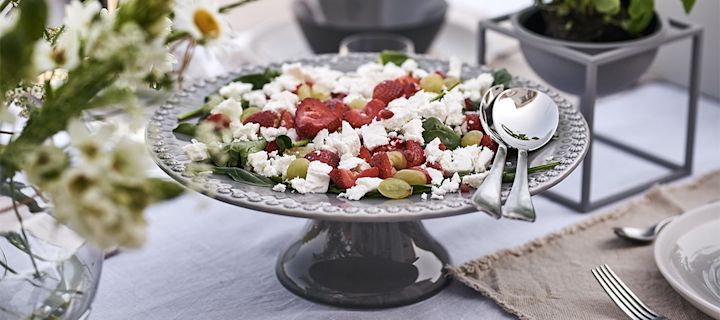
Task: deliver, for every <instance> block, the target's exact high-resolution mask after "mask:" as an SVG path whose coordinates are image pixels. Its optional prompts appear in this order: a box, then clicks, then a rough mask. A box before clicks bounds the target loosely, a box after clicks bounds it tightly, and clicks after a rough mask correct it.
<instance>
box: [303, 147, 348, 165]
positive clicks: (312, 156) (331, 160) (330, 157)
mask: <svg viewBox="0 0 720 320" xmlns="http://www.w3.org/2000/svg"><path fill="white" fill-rule="evenodd" d="M305 159H308V160H310V161H320V162H322V163H325V164H327V165H329V166H331V167H333V168H337V166H338V165H339V164H340V157H338V155H337V154H335V152H332V151H328V150H316V151H313V152H310V153H308V154H307V155H305Z"/></svg>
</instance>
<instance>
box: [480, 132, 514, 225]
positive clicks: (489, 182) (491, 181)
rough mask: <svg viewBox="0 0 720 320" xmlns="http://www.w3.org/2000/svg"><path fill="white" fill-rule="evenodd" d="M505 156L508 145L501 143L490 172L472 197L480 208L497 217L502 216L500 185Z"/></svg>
mask: <svg viewBox="0 0 720 320" xmlns="http://www.w3.org/2000/svg"><path fill="white" fill-rule="evenodd" d="M505 157H507V147H505V145H503V144H502V143H499V144H498V150H497V152H496V153H495V159H494V160H493V165H492V168H490V173H488V175H487V177H485V180H483V183H482V184H481V185H480V187H479V188H478V189H477V191H475V194H474V195H473V197H472V201H473V204H474V205H475V207H476V208H477V209H478V210H480V211H483V212H485V213H487V214H489V215H490V216H491V217H493V218H495V219H500V217H501V216H502V210H501V208H500V186H501V185H502V174H503V170H504V169H505Z"/></svg>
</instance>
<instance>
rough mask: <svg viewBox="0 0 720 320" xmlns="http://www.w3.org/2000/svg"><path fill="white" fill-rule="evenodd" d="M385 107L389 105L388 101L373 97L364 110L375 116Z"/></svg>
mask: <svg viewBox="0 0 720 320" xmlns="http://www.w3.org/2000/svg"><path fill="white" fill-rule="evenodd" d="M385 107H387V103H385V102H383V101H382V100H378V99H372V100H370V101H368V103H366V104H365V109H364V111H365V113H366V114H367V115H369V116H371V117H374V116H376V115H377V114H378V113H379V112H380V110H382V109H385Z"/></svg>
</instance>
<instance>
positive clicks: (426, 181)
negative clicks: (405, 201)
mask: <svg viewBox="0 0 720 320" xmlns="http://www.w3.org/2000/svg"><path fill="white" fill-rule="evenodd" d="M410 170H417V171H420V172H422V173H423V174H425V183H430V181H432V178H430V173H428V171H427V170H425V168H423V167H420V166H416V167H411V168H410Z"/></svg>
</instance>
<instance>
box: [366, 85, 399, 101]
mask: <svg viewBox="0 0 720 320" xmlns="http://www.w3.org/2000/svg"><path fill="white" fill-rule="evenodd" d="M404 87H405V86H403V84H402V83H400V82H399V81H397V80H385V81H383V82H380V83H379V84H378V85H377V86H375V89H374V90H373V96H372V97H373V99H378V100H382V101H383V102H385V103H389V102H390V101H393V100H395V99H397V98H400V97H402V95H403V93H404V91H405V90H404V89H405V88H404Z"/></svg>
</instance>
